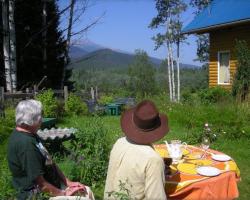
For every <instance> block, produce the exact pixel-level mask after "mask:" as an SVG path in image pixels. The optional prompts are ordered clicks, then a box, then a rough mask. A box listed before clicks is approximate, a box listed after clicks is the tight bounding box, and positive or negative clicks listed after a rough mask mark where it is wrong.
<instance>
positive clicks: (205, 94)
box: [199, 86, 230, 103]
mask: <svg viewBox="0 0 250 200" xmlns="http://www.w3.org/2000/svg"><path fill="white" fill-rule="evenodd" d="M199 97H200V99H201V101H202V102H203V103H217V102H222V101H225V100H228V99H230V92H229V91H228V90H226V89H224V88H222V87H219V86H218V87H213V88H209V89H205V90H202V91H201V92H200V93H199Z"/></svg>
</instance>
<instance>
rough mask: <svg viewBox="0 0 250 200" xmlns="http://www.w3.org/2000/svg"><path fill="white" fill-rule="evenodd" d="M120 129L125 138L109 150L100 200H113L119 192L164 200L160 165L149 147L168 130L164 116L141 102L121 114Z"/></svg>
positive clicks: (134, 196)
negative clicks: (104, 182)
mask: <svg viewBox="0 0 250 200" xmlns="http://www.w3.org/2000/svg"><path fill="white" fill-rule="evenodd" d="M121 128H122V131H123V132H124V133H125V137H123V138H120V139H118V140H117V142H116V143H115V144H114V146H113V148H112V151H111V154H110V160H109V167H108V173H107V178H106V185H105V191H104V199H116V198H117V197H118V196H119V195H121V193H123V195H124V193H125V195H127V196H129V198H131V199H137V200H140V199H148V200H156V199H157V200H165V199H167V197H166V194H165V175H164V168H165V166H164V162H163V159H162V158H161V157H160V156H159V155H158V153H156V152H155V151H154V148H153V147H152V143H153V142H155V141H158V140H160V139H161V138H163V137H164V136H165V135H166V134H167V132H168V131H169V128H168V120H167V116H166V115H164V114H159V112H158V110H157V108H156V106H155V105H154V103H153V102H152V101H149V100H144V101H142V102H141V103H139V104H138V105H137V106H136V107H135V108H132V109H130V110H127V111H126V112H125V113H123V115H122V117H121Z"/></svg>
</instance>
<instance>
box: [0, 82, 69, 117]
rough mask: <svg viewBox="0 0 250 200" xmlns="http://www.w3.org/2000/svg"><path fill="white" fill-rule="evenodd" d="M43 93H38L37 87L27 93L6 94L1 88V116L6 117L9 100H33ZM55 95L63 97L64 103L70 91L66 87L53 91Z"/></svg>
mask: <svg viewBox="0 0 250 200" xmlns="http://www.w3.org/2000/svg"><path fill="white" fill-rule="evenodd" d="M41 92H42V91H37V90H36V87H34V90H33V91H31V92H30V91H29V90H26V92H15V93H10V92H4V88H3V87H0V116H2V117H4V116H5V114H4V105H5V101H6V100H7V99H12V100H14V99H31V98H34V97H35V96H36V95H37V94H39V93H41ZM53 92H54V94H55V95H61V96H63V98H64V101H65V100H67V99H68V96H69V91H68V87H67V86H64V88H63V90H53Z"/></svg>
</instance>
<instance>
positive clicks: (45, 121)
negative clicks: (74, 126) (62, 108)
mask: <svg viewBox="0 0 250 200" xmlns="http://www.w3.org/2000/svg"><path fill="white" fill-rule="evenodd" d="M55 126H56V118H42V125H41V129H45V128H47V129H48V128H52V127H55Z"/></svg>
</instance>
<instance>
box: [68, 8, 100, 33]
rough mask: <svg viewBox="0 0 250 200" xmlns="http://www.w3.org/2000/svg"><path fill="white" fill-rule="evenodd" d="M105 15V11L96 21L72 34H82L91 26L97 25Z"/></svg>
mask: <svg viewBox="0 0 250 200" xmlns="http://www.w3.org/2000/svg"><path fill="white" fill-rule="evenodd" d="M104 15H105V13H103V14H102V15H101V16H100V17H98V18H97V19H96V20H95V21H93V22H92V23H90V24H89V25H87V26H86V27H85V28H83V29H81V30H80V31H78V32H75V33H72V34H71V36H74V35H78V34H81V33H84V32H86V31H88V30H89V29H90V28H91V27H93V26H95V25H96V24H97V23H98V22H99V20H100V19H101V18H102V17H103V16H104Z"/></svg>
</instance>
